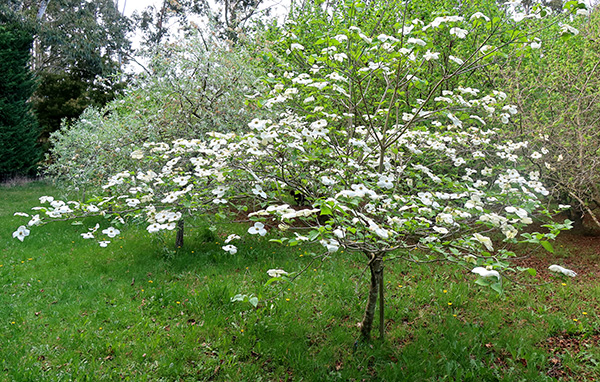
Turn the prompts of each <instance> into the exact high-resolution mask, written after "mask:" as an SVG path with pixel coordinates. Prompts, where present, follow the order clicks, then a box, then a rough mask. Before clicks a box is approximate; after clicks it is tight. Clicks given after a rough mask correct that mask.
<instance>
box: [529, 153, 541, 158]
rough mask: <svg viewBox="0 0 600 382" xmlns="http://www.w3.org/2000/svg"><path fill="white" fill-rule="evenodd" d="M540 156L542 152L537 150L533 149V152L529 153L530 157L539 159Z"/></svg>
mask: <svg viewBox="0 0 600 382" xmlns="http://www.w3.org/2000/svg"><path fill="white" fill-rule="evenodd" d="M541 157H542V154H540V153H538V152H537V151H534V152H533V154H531V159H540V158H541Z"/></svg>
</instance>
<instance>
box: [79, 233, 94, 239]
mask: <svg viewBox="0 0 600 382" xmlns="http://www.w3.org/2000/svg"><path fill="white" fill-rule="evenodd" d="M81 237H83V238H84V239H93V238H94V234H93V233H92V232H84V233H82V234H81Z"/></svg>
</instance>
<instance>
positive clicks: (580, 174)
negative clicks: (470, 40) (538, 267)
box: [496, 8, 600, 229]
mask: <svg viewBox="0 0 600 382" xmlns="http://www.w3.org/2000/svg"><path fill="white" fill-rule="evenodd" d="M586 12H587V11H585V12H581V13H586ZM573 26H574V27H576V28H577V30H578V34H577V35H576V36H574V37H571V38H569V39H564V38H557V37H556V36H558V35H559V33H560V30H558V29H559V27H556V28H554V30H553V31H552V32H553V34H550V33H548V34H544V35H540V39H539V40H538V41H537V42H536V43H535V44H536V45H535V47H536V48H537V49H536V50H535V51H536V52H537V53H536V54H533V55H530V56H528V57H520V58H516V59H515V60H513V61H512V62H511V64H510V65H508V66H506V67H504V68H503V70H502V71H501V74H502V75H501V76H497V77H496V78H497V79H502V80H501V81H503V84H499V85H500V86H503V87H504V88H505V89H507V90H508V91H509V94H510V97H511V98H512V99H513V100H514V102H515V103H516V104H517V105H518V106H519V111H520V114H521V118H520V123H519V124H517V125H515V126H514V129H512V130H511V131H510V134H513V139H517V140H529V141H531V142H534V144H535V145H536V146H537V147H538V150H540V151H545V152H549V155H547V156H546V159H545V160H544V163H539V164H538V163H534V162H533V161H532V163H531V170H534V171H539V172H540V174H541V178H542V179H543V180H544V182H545V183H546V184H547V185H548V186H549V187H551V189H552V190H553V195H554V197H555V198H556V199H557V200H558V201H559V202H560V203H565V204H571V205H572V206H573V210H572V212H573V213H572V218H573V219H574V220H575V221H576V222H577V223H578V224H581V223H583V217H584V216H586V215H587V217H588V218H589V220H590V223H592V225H596V226H597V227H596V229H600V214H599V213H598V211H599V209H600V188H599V187H600V171H599V169H600V167H599V166H600V152H599V151H598V147H599V145H600V130H599V129H598V124H599V123H600V12H599V11H598V8H595V9H593V10H592V11H591V13H590V15H589V17H587V16H586V17H581V18H579V19H577V20H575V21H574V23H573Z"/></svg>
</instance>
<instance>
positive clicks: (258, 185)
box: [252, 184, 267, 199]
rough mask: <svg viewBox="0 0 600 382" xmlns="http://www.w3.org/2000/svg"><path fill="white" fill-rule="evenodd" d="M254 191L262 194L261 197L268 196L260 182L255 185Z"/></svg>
mask: <svg viewBox="0 0 600 382" xmlns="http://www.w3.org/2000/svg"><path fill="white" fill-rule="evenodd" d="M252 193H253V194H254V195H258V196H260V197H261V198H264V199H266V198H267V194H266V193H265V192H264V191H263V189H262V187H261V186H260V184H257V185H256V186H254V188H253V189H252Z"/></svg>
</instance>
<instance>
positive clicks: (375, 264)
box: [360, 254, 384, 341]
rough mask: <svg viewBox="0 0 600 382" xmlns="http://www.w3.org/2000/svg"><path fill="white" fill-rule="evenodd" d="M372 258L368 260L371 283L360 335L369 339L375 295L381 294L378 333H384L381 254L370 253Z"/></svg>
mask: <svg viewBox="0 0 600 382" xmlns="http://www.w3.org/2000/svg"><path fill="white" fill-rule="evenodd" d="M372 256H373V257H372V259H371V261H370V262H369V269H370V271H371V285H370V286H369V296H368V298H367V306H366V308H365V315H364V317H363V320H362V323H361V327H360V335H361V339H362V340H366V341H368V340H370V339H371V330H372V329H373V321H374V320H375V308H376V307H377V295H378V294H379V295H380V296H381V301H380V313H379V320H380V326H381V327H380V328H379V333H380V335H381V338H383V333H384V325H383V321H384V316H383V314H384V311H383V256H382V255H380V254H377V255H372Z"/></svg>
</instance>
